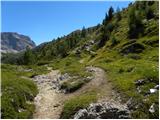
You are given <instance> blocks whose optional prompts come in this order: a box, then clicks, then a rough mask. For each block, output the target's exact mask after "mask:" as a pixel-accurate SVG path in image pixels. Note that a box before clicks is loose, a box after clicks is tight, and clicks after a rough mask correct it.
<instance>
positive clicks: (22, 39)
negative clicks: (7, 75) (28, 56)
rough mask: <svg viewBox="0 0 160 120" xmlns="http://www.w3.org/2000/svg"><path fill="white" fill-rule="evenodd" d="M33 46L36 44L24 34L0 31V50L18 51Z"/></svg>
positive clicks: (3, 51)
mask: <svg viewBox="0 0 160 120" xmlns="http://www.w3.org/2000/svg"><path fill="white" fill-rule="evenodd" d="M27 47H29V48H34V47H36V44H35V43H34V42H33V41H32V40H31V39H30V37H28V36H26V35H22V34H19V33H17V32H1V52H2V53H7V52H15V53H16V52H20V51H23V50H26V48H27Z"/></svg>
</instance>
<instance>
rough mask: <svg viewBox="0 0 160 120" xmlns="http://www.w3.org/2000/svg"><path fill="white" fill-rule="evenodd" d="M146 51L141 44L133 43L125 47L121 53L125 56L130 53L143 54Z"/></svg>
mask: <svg viewBox="0 0 160 120" xmlns="http://www.w3.org/2000/svg"><path fill="white" fill-rule="evenodd" d="M144 49H145V47H144V45H142V44H140V43H132V44H130V45H127V46H124V47H123V48H122V50H121V51H120V52H121V53H123V54H128V53H141V52H143V50H144Z"/></svg>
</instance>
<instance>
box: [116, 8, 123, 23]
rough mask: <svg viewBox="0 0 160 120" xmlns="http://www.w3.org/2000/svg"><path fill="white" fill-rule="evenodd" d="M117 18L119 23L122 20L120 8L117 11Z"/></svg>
mask: <svg viewBox="0 0 160 120" xmlns="http://www.w3.org/2000/svg"><path fill="white" fill-rule="evenodd" d="M116 18H117V21H120V20H121V19H122V16H121V13H120V9H119V7H118V8H117V10H116Z"/></svg>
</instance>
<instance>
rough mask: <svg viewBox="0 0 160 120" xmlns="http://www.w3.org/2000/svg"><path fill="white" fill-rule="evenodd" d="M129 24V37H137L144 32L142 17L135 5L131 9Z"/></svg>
mask: <svg viewBox="0 0 160 120" xmlns="http://www.w3.org/2000/svg"><path fill="white" fill-rule="evenodd" d="M128 25H129V32H128V33H129V38H137V37H138V36H139V35H140V34H143V28H144V26H143V24H142V19H141V16H140V14H139V13H138V11H136V9H135V8H134V7H133V8H131V9H130V11H129V17H128Z"/></svg>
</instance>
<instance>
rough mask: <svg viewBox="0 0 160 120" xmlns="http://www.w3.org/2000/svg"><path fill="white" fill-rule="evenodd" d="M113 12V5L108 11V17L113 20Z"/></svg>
mask: <svg viewBox="0 0 160 120" xmlns="http://www.w3.org/2000/svg"><path fill="white" fill-rule="evenodd" d="M113 13H114V9H113V7H110V8H109V11H108V17H109V20H111V19H112V17H113Z"/></svg>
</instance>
